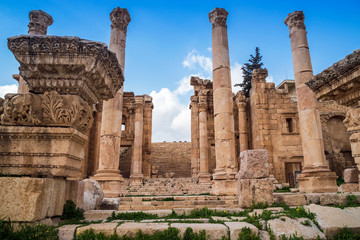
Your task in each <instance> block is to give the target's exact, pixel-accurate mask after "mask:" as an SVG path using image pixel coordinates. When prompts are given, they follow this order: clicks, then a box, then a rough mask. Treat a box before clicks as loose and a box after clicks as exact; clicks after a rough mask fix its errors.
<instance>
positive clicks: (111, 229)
mask: <svg viewBox="0 0 360 240" xmlns="http://www.w3.org/2000/svg"><path fill="white" fill-rule="evenodd" d="M117 226H118V223H112V222H110V223H98V224H90V225H87V226H84V227H79V228H78V229H77V230H76V234H79V233H82V232H84V231H86V230H88V229H93V230H94V232H95V233H100V232H102V233H104V234H105V235H106V236H110V235H113V234H114V233H115V229H116V227H117Z"/></svg>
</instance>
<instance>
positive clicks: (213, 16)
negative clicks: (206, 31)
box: [209, 8, 228, 28]
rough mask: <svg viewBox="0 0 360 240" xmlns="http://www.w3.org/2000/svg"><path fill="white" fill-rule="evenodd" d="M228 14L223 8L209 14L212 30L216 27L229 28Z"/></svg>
mask: <svg viewBox="0 0 360 240" xmlns="http://www.w3.org/2000/svg"><path fill="white" fill-rule="evenodd" d="M227 15H228V12H227V11H226V10H225V9H223V8H215V9H214V10H212V11H211V12H210V13H209V20H210V22H211V25H212V28H214V27H225V28H226V27H227V25H226V19H227Z"/></svg>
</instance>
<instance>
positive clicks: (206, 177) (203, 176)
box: [198, 172, 211, 185]
mask: <svg viewBox="0 0 360 240" xmlns="http://www.w3.org/2000/svg"><path fill="white" fill-rule="evenodd" d="M198 180H199V184H209V185H211V174H210V173H208V172H203V173H199V174H198Z"/></svg>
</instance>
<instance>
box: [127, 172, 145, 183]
mask: <svg viewBox="0 0 360 240" xmlns="http://www.w3.org/2000/svg"><path fill="white" fill-rule="evenodd" d="M143 180H144V176H143V175H142V174H134V175H131V176H130V184H131V185H133V186H138V185H141V184H143Z"/></svg>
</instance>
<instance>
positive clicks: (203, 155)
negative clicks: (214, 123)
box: [197, 91, 211, 184]
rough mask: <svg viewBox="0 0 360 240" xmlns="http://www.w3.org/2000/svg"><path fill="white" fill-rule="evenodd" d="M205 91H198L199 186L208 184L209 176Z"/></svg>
mask: <svg viewBox="0 0 360 240" xmlns="http://www.w3.org/2000/svg"><path fill="white" fill-rule="evenodd" d="M206 94H207V91H200V94H199V103H198V104H197V105H198V108H199V135H200V139H199V143H200V172H199V175H198V178H199V183H200V184H210V183H211V182H210V179H211V174H210V173H209V144H208V130H207V109H208V104H207V96H206Z"/></svg>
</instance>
